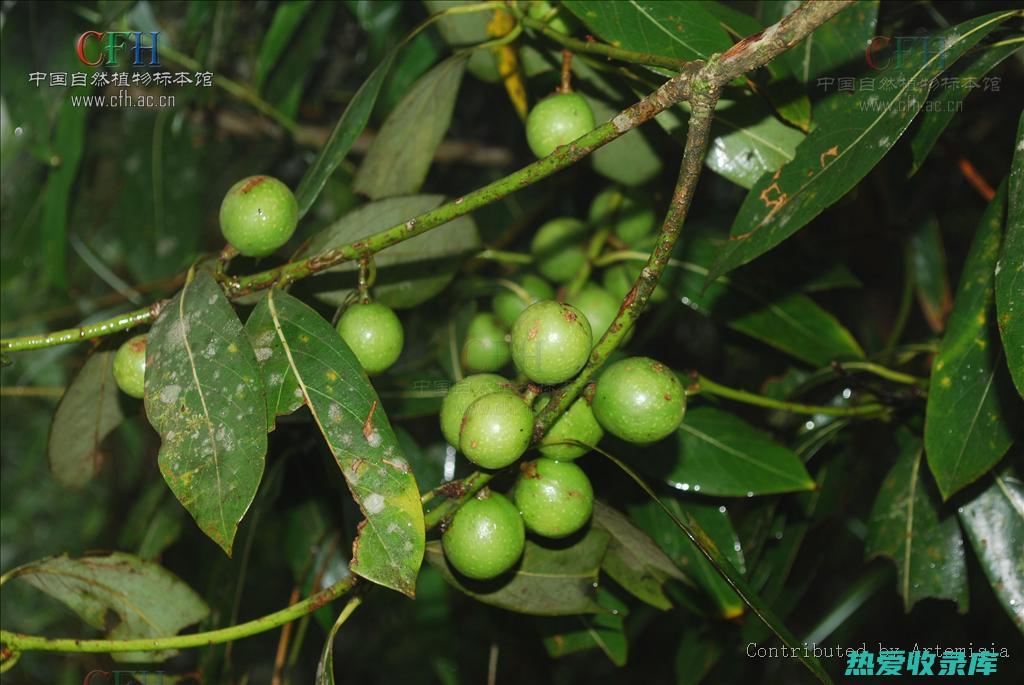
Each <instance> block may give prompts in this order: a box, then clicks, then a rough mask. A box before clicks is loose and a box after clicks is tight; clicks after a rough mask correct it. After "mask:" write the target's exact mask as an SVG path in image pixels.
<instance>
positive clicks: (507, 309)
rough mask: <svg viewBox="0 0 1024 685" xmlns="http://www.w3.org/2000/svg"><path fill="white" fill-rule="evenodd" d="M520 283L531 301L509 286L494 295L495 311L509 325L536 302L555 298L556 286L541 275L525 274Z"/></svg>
mask: <svg viewBox="0 0 1024 685" xmlns="http://www.w3.org/2000/svg"><path fill="white" fill-rule="evenodd" d="M518 285H519V286H520V287H522V289H523V290H524V291H526V293H527V295H528V296H529V300H530V301H529V302H527V301H526V300H524V299H523V298H522V297H521V296H520V295H519V293H516V292H513V291H512V290H511V289H509V288H502V289H501V291H500V292H499V293H498V294H497V295H495V296H494V301H493V302H492V305H491V306H492V307H493V308H494V313H495V314H497V315H498V318H499V319H501V322H502V323H504V324H505V325H506V326H509V327H511V326H512V324H514V323H515V322H516V319H518V318H519V315H520V314H522V313H523V310H524V309H526V308H527V307H529V306H530V305H531V304H533V303H534V302H540V301H541V300H553V299H555V290H554V288H552V287H551V286H550V285H548V282H547V281H545V280H544V279H543V278H541V277H540V276H534V275H533V274H523V277H522V278H520V279H519V281H518Z"/></svg>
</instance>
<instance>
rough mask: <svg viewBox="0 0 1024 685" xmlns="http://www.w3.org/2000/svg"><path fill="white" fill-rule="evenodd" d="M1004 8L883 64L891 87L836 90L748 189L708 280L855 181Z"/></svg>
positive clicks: (760, 250)
mask: <svg viewBox="0 0 1024 685" xmlns="http://www.w3.org/2000/svg"><path fill="white" fill-rule="evenodd" d="M1014 14H1015V13H1014V12H1000V13H996V14H989V15H985V16H982V17H977V18H975V19H971V20H970V21H966V22H964V23H962V24H959V25H957V26H954V27H952V28H950V29H947V30H945V31H942V32H940V33H938V34H936V35H935V36H933V37H931V38H929V39H928V40H929V43H928V44H929V45H936V46H937V45H941V46H942V48H941V49H938V50H937V51H923V50H922V51H921V52H920V53H917V54H914V55H906V56H905V59H904V61H903V63H902V64H901V65H898V66H894V67H893V68H891V69H890V70H889V71H887V72H886V77H887V78H891V79H893V82H894V83H895V84H897V85H896V86H895V87H894V88H892V89H890V90H884V91H881V92H878V91H866V90H861V91H857V92H855V93H854V94H853V95H850V94H849V93H846V92H837V93H834V94H833V95H832V96H831V97H829V98H827V99H826V100H824V101H822V102H821V103H820V104H819V106H818V108H817V109H816V111H815V121H816V122H817V123H818V128H816V129H815V130H814V131H812V132H811V134H810V135H809V136H808V137H807V138H806V139H805V140H804V141H803V142H802V143H801V144H800V146H799V147H798V148H797V151H796V158H795V159H794V160H793V161H792V162H790V163H788V164H786V165H785V166H783V167H782V168H781V169H779V171H777V172H776V173H775V174H773V175H770V176H764V177H762V178H761V180H759V181H758V182H757V183H756V184H755V185H754V187H753V188H752V189H751V190H750V193H749V194H748V195H747V197H746V199H745V200H744V202H743V205H742V206H741V207H740V210H739V212H738V213H737V215H736V218H735V220H734V221H733V225H732V230H731V232H732V236H731V238H730V240H729V242H727V243H726V244H725V245H723V246H722V250H721V254H720V255H719V257H718V259H717V260H716V261H715V264H714V266H713V267H712V268H711V272H710V274H709V275H708V281H709V282H710V281H713V280H714V279H715V278H717V277H718V276H721V275H722V274H724V273H726V272H728V271H730V270H732V269H734V268H736V267H737V266H740V265H741V264H746V263H747V262H749V261H751V260H752V259H755V258H756V257H758V256H760V255H762V254H764V253H765V252H767V251H768V250H770V249H772V248H773V247H775V246H776V245H778V244H779V243H781V242H782V241H783V240H785V239H786V238H788V237H789V236H791V235H793V234H794V233H795V232H796V231H798V230H800V229H801V228H803V227H804V226H805V225H807V223H808V222H810V221H811V220H812V219H813V218H814V217H816V216H817V215H818V214H820V213H821V212H822V211H823V210H824V209H825V208H826V207H828V206H829V205H831V204H832V203H834V202H835V201H837V200H838V199H840V198H841V197H842V196H843V195H845V194H846V192H847V191H848V190H850V188H852V187H853V186H855V185H856V184H857V183H858V182H859V181H860V179H861V178H863V177H864V176H865V175H866V174H867V173H868V172H869V171H870V170H871V169H872V168H873V167H874V165H875V164H876V163H877V162H878V161H879V160H880V159H881V158H882V157H883V156H884V155H885V153H886V152H888V150H889V148H891V147H892V146H893V145H894V144H895V143H896V141H897V140H898V139H899V137H900V136H901V135H902V134H903V132H904V131H905V130H906V128H907V126H909V125H910V122H911V121H912V120H913V119H914V117H915V116H916V115H917V112H918V111H919V110H920V109H921V107H922V106H923V105H924V102H925V100H926V97H927V91H926V90H924V89H922V88H921V85H920V84H922V83H927V82H929V81H930V80H931V79H932V78H934V77H935V76H937V75H938V74H940V73H942V72H943V71H944V70H945V69H947V68H948V67H949V66H951V65H952V63H953V62H954V61H956V59H957V58H959V57H960V56H961V55H963V54H964V52H966V51H967V50H968V49H969V48H970V47H971V46H973V45H974V44H976V43H977V42H978V41H980V40H981V39H982V38H984V37H985V36H986V35H987V34H988V33H989V32H991V31H992V30H993V29H995V28H996V27H997V26H998V25H999V24H1000V23H1002V22H1003V21H1006V20H1007V19H1009V18H1010V17H1012V16H1014Z"/></svg>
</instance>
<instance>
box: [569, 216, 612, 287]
mask: <svg viewBox="0 0 1024 685" xmlns="http://www.w3.org/2000/svg"><path fill="white" fill-rule="evenodd" d="M610 234H611V229H609V228H602V229H599V230H598V231H597V232H596V233H594V237H592V238H591V239H590V245H588V246H587V261H585V262H583V266H581V267H580V270H579V271H577V272H576V275H575V276H573V279H572V281H570V282H569V285H567V286H566V288H565V299H566V300H572V298H574V297H576V295H578V294H579V292H580V291H581V290H583V286H585V285H586V284H587V279H588V278H590V274H591V272H592V271H593V270H594V261H595V260H596V259H597V256H598V255H599V254H601V249H602V248H604V244H605V243H606V242H607V241H608V236H609V235H610Z"/></svg>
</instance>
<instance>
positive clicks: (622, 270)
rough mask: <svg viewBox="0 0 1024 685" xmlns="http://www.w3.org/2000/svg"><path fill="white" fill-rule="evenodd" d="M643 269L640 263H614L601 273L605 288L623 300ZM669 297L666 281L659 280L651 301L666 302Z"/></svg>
mask: <svg viewBox="0 0 1024 685" xmlns="http://www.w3.org/2000/svg"><path fill="white" fill-rule="evenodd" d="M641 269H643V266H641V265H640V264H614V265H612V266H610V267H608V268H607V269H605V270H604V273H603V274H601V285H603V286H604V289H605V290H607V291H608V292H609V293H610V294H611V296H612V297H617V298H619V299H620V300H622V299H624V298H625V297H626V295H627V294H628V293H629V291H630V289H631V288H632V287H633V283H634V282H636V277H637V276H639V275H640V271H641ZM663 280H664V279H663ZM667 299H668V289H667V288H665V285H664V283H661V282H659V283H658V285H656V286H654V291H653V292H652V293H651V297H650V301H651V302H664V301H665V300H667Z"/></svg>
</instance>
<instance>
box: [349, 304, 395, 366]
mask: <svg viewBox="0 0 1024 685" xmlns="http://www.w3.org/2000/svg"><path fill="white" fill-rule="evenodd" d="M338 333H339V334H340V335H341V339H342V340H344V341H345V344H346V345H348V346H349V348H350V349H351V350H352V352H353V353H354V354H355V355H356V359H358V360H359V363H360V364H361V365H362V367H363V369H365V370H366V373H368V374H369V375H371V376H372V375H374V374H377V373H380V372H382V371H384V370H385V369H387V368H388V367H389V366H391V365H392V364H394V363H395V360H397V359H398V356H399V355H400V354H402V345H403V344H404V342H405V333H404V332H403V331H402V322H401V321H399V320H398V316H396V315H395V313H394V312H393V311H392V310H391V308H390V307H385V306H384V305H382V304H380V303H379V302H370V303H368V304H354V305H352V306H351V307H349V308H348V309H346V310H345V313H344V314H342V315H341V318H340V319H338Z"/></svg>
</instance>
